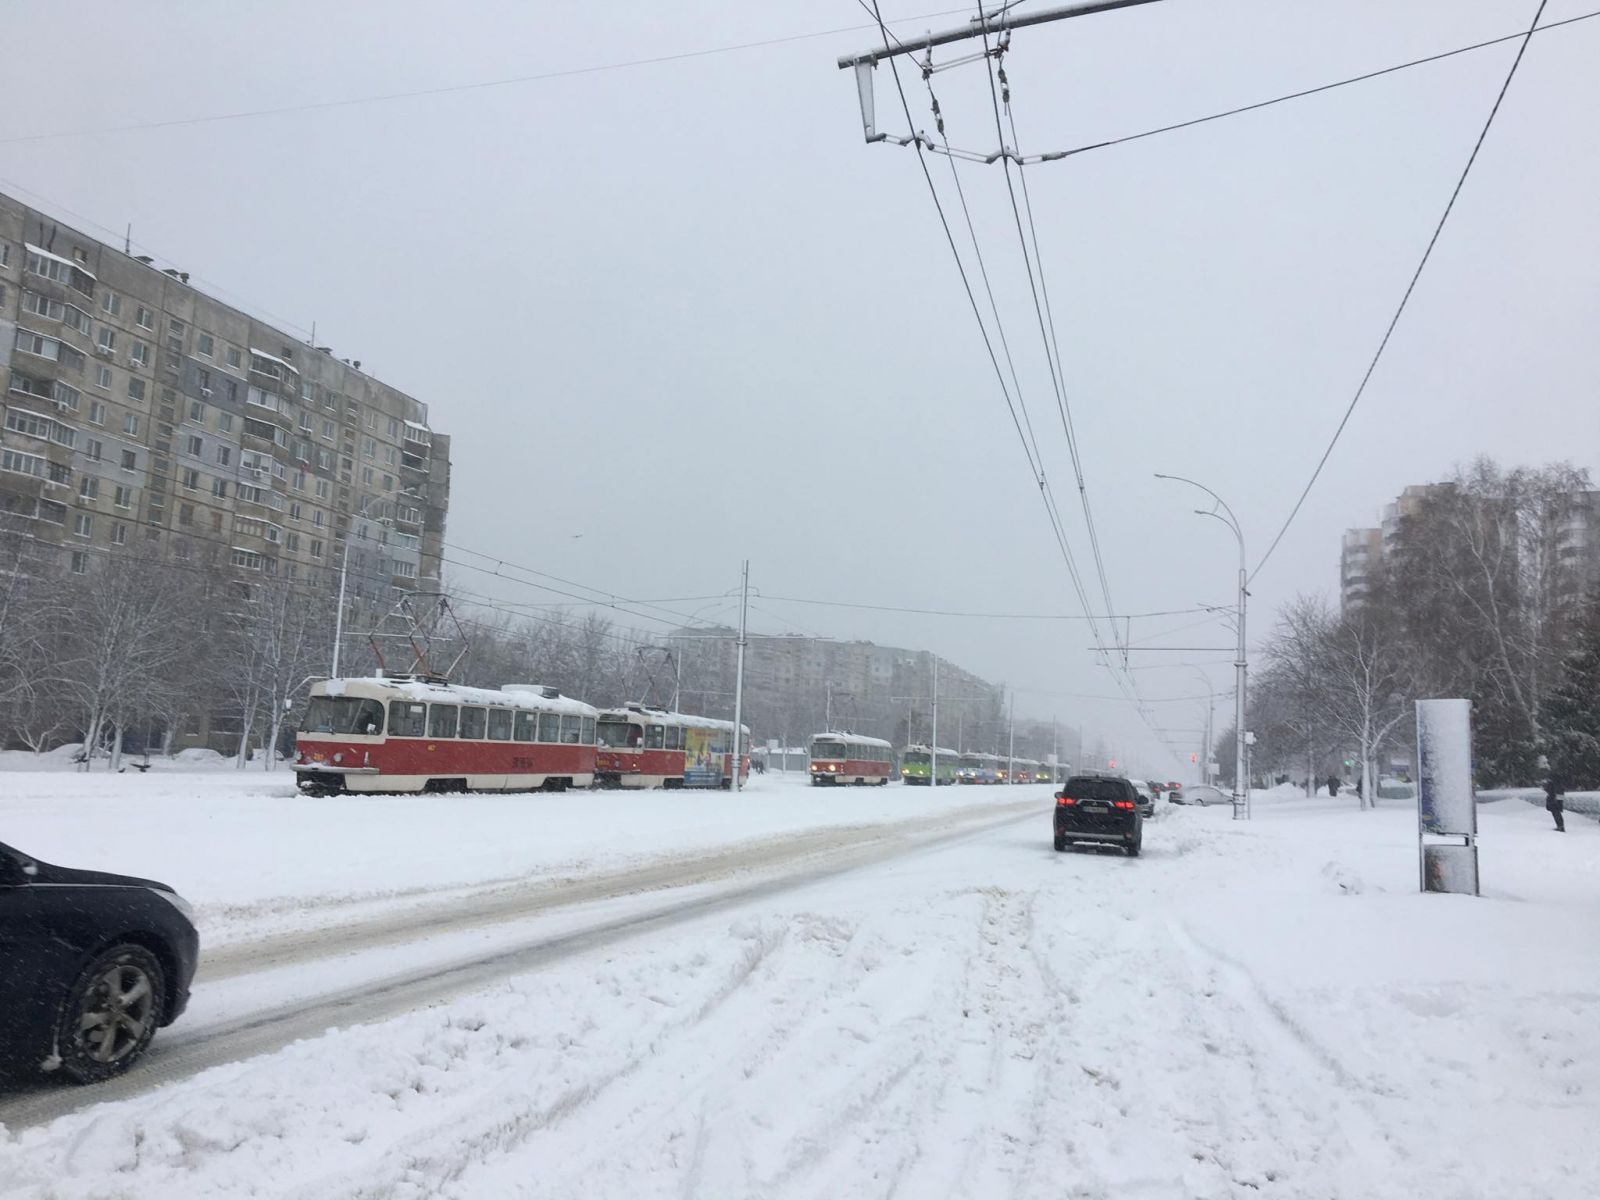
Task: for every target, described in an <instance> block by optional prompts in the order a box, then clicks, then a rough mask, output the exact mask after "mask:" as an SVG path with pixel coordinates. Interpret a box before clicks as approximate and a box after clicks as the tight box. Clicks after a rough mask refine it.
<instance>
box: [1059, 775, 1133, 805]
mask: <svg viewBox="0 0 1600 1200" xmlns="http://www.w3.org/2000/svg"><path fill="white" fill-rule="evenodd" d="M1061 790H1062V792H1063V793H1065V794H1066V795H1068V796H1071V797H1072V798H1073V799H1074V800H1126V799H1128V798H1129V794H1130V793H1131V792H1132V791H1133V789H1132V787H1131V786H1130V785H1129V784H1127V783H1124V782H1123V781H1122V780H1120V779H1094V778H1091V777H1090V776H1087V775H1080V776H1077V777H1075V778H1072V779H1069V780H1067V782H1066V785H1065V786H1064V787H1063V788H1062V789H1061Z"/></svg>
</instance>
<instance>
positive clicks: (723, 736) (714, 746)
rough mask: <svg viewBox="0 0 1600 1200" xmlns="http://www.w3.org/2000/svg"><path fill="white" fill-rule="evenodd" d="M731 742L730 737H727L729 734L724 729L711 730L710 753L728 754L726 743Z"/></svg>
mask: <svg viewBox="0 0 1600 1200" xmlns="http://www.w3.org/2000/svg"><path fill="white" fill-rule="evenodd" d="M732 740H733V739H732V738H731V737H730V735H729V733H728V731H727V730H726V729H714V730H712V731H711V753H713V754H726V753H727V752H728V743H729V742H731V741H732Z"/></svg>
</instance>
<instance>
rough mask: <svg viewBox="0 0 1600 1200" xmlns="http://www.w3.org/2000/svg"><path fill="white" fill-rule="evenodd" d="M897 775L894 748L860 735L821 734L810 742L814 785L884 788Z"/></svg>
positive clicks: (880, 739) (879, 739)
mask: <svg viewBox="0 0 1600 1200" xmlns="http://www.w3.org/2000/svg"><path fill="white" fill-rule="evenodd" d="M893 771H894V747H893V746H891V745H890V744H889V743H888V742H886V741H884V740H883V739H882V738H875V737H862V736H861V735H860V734H858V733H819V734H816V735H815V736H813V737H812V739H811V782H812V783H813V784H819V785H822V786H827V785H830V784H840V783H856V784H869V785H875V786H882V785H883V784H886V783H888V782H889V776H890V774H891V773H892V772H893Z"/></svg>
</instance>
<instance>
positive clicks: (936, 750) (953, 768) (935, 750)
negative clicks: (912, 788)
mask: <svg viewBox="0 0 1600 1200" xmlns="http://www.w3.org/2000/svg"><path fill="white" fill-rule="evenodd" d="M935 759H937V760H938V764H939V765H938V768H937V769H938V772H939V778H938V780H937V782H938V783H939V784H941V785H943V784H947V783H955V782H956V781H957V770H958V768H959V767H960V765H961V755H960V754H959V753H957V752H956V751H954V750H946V749H945V748H944V747H943V746H939V747H933V746H923V745H916V746H907V747H906V748H905V749H904V750H902V751H901V752H900V779H901V781H902V782H904V783H908V784H917V785H920V786H922V787H927V786H928V784H929V781H930V777H931V776H932V774H933V771H934V769H935V768H934V760H935Z"/></svg>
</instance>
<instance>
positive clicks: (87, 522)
mask: <svg viewBox="0 0 1600 1200" xmlns="http://www.w3.org/2000/svg"><path fill="white" fill-rule="evenodd" d="M72 533H73V536H75V537H81V538H86V537H90V536H92V535H93V533H94V518H93V517H92V516H90V515H89V514H88V513H79V514H78V515H77V516H75V517H73V518H72Z"/></svg>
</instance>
